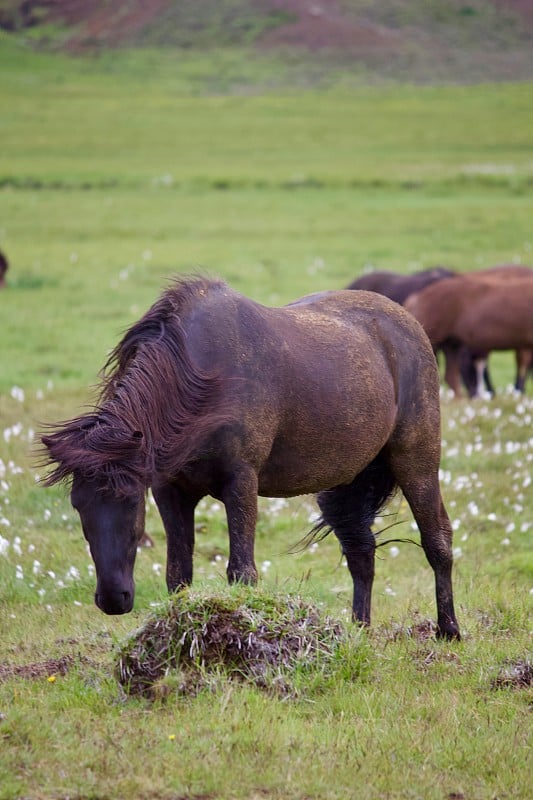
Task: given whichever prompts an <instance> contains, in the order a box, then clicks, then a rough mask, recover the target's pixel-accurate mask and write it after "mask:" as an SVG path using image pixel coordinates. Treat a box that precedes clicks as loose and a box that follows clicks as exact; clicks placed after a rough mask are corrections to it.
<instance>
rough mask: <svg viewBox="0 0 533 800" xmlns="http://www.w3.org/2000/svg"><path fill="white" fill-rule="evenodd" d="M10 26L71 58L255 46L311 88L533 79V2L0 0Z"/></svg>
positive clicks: (0, 15)
mask: <svg viewBox="0 0 533 800" xmlns="http://www.w3.org/2000/svg"><path fill="white" fill-rule="evenodd" d="M0 27H2V28H3V29H4V30H5V31H8V32H10V33H12V34H13V35H14V36H17V37H21V36H22V37H26V38H27V40H28V41H29V42H31V43H32V44H33V45H34V46H35V47H38V48H46V49H61V50H66V51H68V52H71V53H80V52H87V51H89V52H93V51H100V50H102V49H109V48H124V47H136V48H137V47H145V48H154V47H156V48H181V49H183V50H187V51H196V50H197V51H206V50H212V49H220V48H228V47H229V48H231V47H239V48H248V49H249V50H250V52H251V53H257V54H260V55H261V56H263V57H272V58H274V59H277V60H279V61H281V62H285V63H289V64H290V63H295V62H297V63H298V64H302V65H304V66H305V65H306V64H307V65H308V67H309V74H310V76H311V77H310V81H311V82H312V81H313V80H315V81H319V80H320V79H321V77H323V75H324V74H326V73H327V74H329V75H332V74H334V73H335V72H339V71H340V72H341V73H343V72H345V71H352V72H353V71H355V72H357V73H359V74H360V76H361V78H362V79H364V80H368V81H372V80H375V79H398V80H407V81H412V82H414V83H433V82H461V83H475V82H478V81H516V80H531V79H532V78H533V0H446V1H445V2H444V0H379V2H375V1H374V0H22V2H21V0H0ZM312 76H315V77H314V78H313V77H312Z"/></svg>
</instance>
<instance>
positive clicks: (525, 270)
mask: <svg viewBox="0 0 533 800" xmlns="http://www.w3.org/2000/svg"><path fill="white" fill-rule="evenodd" d="M405 308H406V309H407V310H408V311H409V312H410V313H411V314H413V316H415V317H416V318H417V319H418V321H419V322H420V323H421V325H422V327H423V328H424V330H425V331H426V333H427V335H428V337H429V339H430V341H431V344H432V346H433V348H434V349H435V350H437V349H442V350H443V352H444V355H445V358H446V368H445V376H444V377H445V380H446V383H447V384H448V386H450V388H451V389H452V390H453V391H454V393H455V394H456V395H459V394H460V351H461V347H462V346H465V345H466V346H467V347H468V348H469V350H470V351H471V353H472V354H473V357H474V362H475V364H476V370H477V375H478V386H479V384H480V382H481V375H482V373H483V369H484V367H485V365H486V361H487V358H488V355H489V353H490V352H491V351H492V350H515V351H516V353H517V365H518V377H517V386H518V388H522V389H523V385H524V382H525V376H526V374H527V369H528V368H529V365H530V363H531V352H532V350H533V270H532V269H531V268H530V267H521V266H513V265H510V266H502V267H493V268H491V269H489V270H480V271H479V272H471V273H466V274H464V275H456V276H454V277H452V278H447V279H446V280H443V281H440V282H438V283H435V284H433V285H431V286H428V287H426V288H425V289H423V290H422V291H420V292H418V293H417V294H414V295H411V296H410V297H409V298H408V299H407V300H406V303H405Z"/></svg>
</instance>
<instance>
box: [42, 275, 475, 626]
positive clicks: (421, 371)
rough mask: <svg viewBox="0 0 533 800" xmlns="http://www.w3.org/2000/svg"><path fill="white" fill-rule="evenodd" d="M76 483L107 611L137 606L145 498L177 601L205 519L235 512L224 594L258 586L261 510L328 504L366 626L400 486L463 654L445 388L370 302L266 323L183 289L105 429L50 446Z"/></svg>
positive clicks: (126, 346) (204, 290) (138, 359)
mask: <svg viewBox="0 0 533 800" xmlns="http://www.w3.org/2000/svg"><path fill="white" fill-rule="evenodd" d="M42 442H43V443H44V445H45V447H46V453H47V457H48V459H49V461H50V463H52V464H54V465H55V468H54V470H53V471H52V472H51V474H50V475H49V476H48V478H47V479H46V483H47V484H48V485H50V484H53V483H56V482H57V481H61V480H62V479H68V478H71V479H72V487H71V500H72V503H73V505H74V507H75V508H76V509H77V510H78V511H79V514H80V517H81V522H82V527H83V531H84V534H85V536H86V538H87V539H88V541H89V545H90V549H91V553H92V556H93V559H94V562H95V565H96V572H97V588H96V595H95V599H96V604H97V605H98V606H99V608H101V609H102V610H103V611H105V612H106V613H108V614H122V613H125V612H127V611H130V610H131V608H132V606H133V595H134V581H133V567H134V561H135V554H136V546H137V540H138V536H139V535H140V530H141V525H140V524H139V514H140V510H141V509H142V506H143V504H144V493H145V490H146V489H147V488H148V487H151V488H152V492H153V496H154V498H155V501H156V503H157V506H158V508H159V511H160V514H161V517H162V519H163V523H164V526H165V531H166V535H167V585H168V589H169V590H170V591H173V590H175V589H177V588H179V587H182V586H184V585H186V584H189V583H190V582H191V580H192V574H193V549H194V510H195V507H196V505H197V503H198V502H199V500H200V499H201V498H202V497H204V496H206V495H211V496H212V497H215V498H217V499H218V500H220V501H221V502H222V503H224V505H225V507H226V514H227V521H228V530H229V540H230V541H229V563H228V569H227V573H228V579H229V580H230V581H232V582H233V581H244V582H248V583H254V582H255V581H256V579H257V570H256V567H255V563H254V533H255V524H256V517H257V496H258V494H259V495H263V496H271V497H288V496H293V495H300V494H304V493H310V492H313V493H314V492H318V493H319V494H318V504H319V507H320V509H321V512H322V517H321V521H320V523H319V525H318V526H317V531H316V532H318V530H328V529H332V530H333V531H334V532H335V534H336V535H337V537H338V539H339V540H340V543H341V546H342V550H343V552H344V554H345V556H346V559H347V562H348V567H349V570H350V573H351V576H352V578H353V584H354V595H353V615H354V618H355V619H356V620H359V621H360V622H362V623H363V624H369V622H370V602H371V591H372V583H373V578H374V556H375V549H376V542H375V537H374V535H373V533H372V531H371V525H372V523H373V521H374V517H375V515H376V512H377V511H378V509H379V508H380V507H381V506H382V505H383V504H384V503H385V501H386V500H387V499H388V498H389V496H390V495H391V493H392V492H393V491H394V489H395V488H396V486H397V485H399V486H400V487H401V489H402V490H403V492H404V495H405V497H406V499H407V501H408V502H409V504H410V506H411V509H412V511H413V514H414V517H415V519H416V521H417V524H418V527H419V529H420V532H421V540H422V545H423V547H424V550H425V553H426V556H427V558H428V560H429V563H430V564H431V566H432V568H433V571H434V573H435V581H436V596H437V611H438V635H440V636H445V637H448V638H452V637H458V636H459V629H458V625H457V621H456V618H455V613H454V609H453V599H452V581H451V572H452V551H451V540H452V530H451V526H450V521H449V518H448V515H447V513H446V511H445V508H444V505H443V502H442V499H441V493H440V487H439V481H438V470H439V460H440V410H439V381H438V374H437V369H436V364H435V359H434V356H433V352H432V350H431V347H430V345H429V342H428V340H427V337H426V336H425V334H424V332H423V330H422V329H421V327H420V326H419V324H418V323H417V322H416V320H415V319H414V318H413V317H412V316H411V315H409V314H407V312H405V311H404V309H402V308H401V307H400V306H398V305H397V304H395V303H392V302H390V301H389V300H387V299H386V298H383V297H380V296H379V295H376V294H371V293H368V292H347V291H341V292H324V293H322V294H318V295H313V296H310V297H306V298H303V299H301V300H299V301H297V302H295V303H292V304H291V305H288V306H285V307H284V308H266V307H264V306H262V305H259V304H258V303H255V302H253V301H251V300H249V299H247V298H245V297H242V296H241V295H239V294H237V293H235V292H234V291H232V290H231V289H230V288H228V286H227V285H226V284H224V283H222V282H217V281H209V280H204V279H191V280H187V281H179V282H177V283H176V284H175V285H173V286H172V287H171V288H169V289H168V290H167V291H166V292H165V293H164V294H163V295H162V296H161V297H160V299H159V300H158V301H157V302H156V303H155V304H154V305H153V306H152V308H151V309H150V310H149V311H148V312H147V313H146V314H145V316H144V317H143V318H142V319H141V320H140V321H139V322H138V323H136V324H135V325H133V327H131V328H130V330H129V331H128V332H127V333H126V335H125V336H124V338H123V339H122V341H121V342H120V343H119V345H118V346H117V347H116V349H115V350H114V352H113V353H112V355H111V357H110V360H109V362H108V364H107V366H106V368H105V369H104V378H103V383H102V391H101V397H100V400H99V402H98V405H97V407H96V409H95V410H94V412H93V413H88V414H84V415H83V416H80V417H78V418H76V419H73V420H70V421H68V422H66V423H63V424H61V425H60V426H59V427H58V428H57V430H55V432H53V433H51V434H49V435H45V436H43V437H42Z"/></svg>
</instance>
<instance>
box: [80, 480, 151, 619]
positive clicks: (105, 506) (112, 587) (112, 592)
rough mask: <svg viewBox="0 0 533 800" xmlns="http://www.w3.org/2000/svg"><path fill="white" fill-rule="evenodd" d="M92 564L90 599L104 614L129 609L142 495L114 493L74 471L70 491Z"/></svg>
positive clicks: (141, 521) (141, 524) (140, 530)
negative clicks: (93, 586)
mask: <svg viewBox="0 0 533 800" xmlns="http://www.w3.org/2000/svg"><path fill="white" fill-rule="evenodd" d="M70 498H71V502H72V505H73V506H74V508H75V509H76V510H77V512H78V513H79V515H80V519H81V525H82V528H83V533H84V536H85V538H86V539H87V541H88V543H89V548H90V550H91V555H92V558H93V561H94V565H95V567H96V577H97V583H96V592H95V595H94V600H95V603H96V605H97V606H98V608H99V609H101V610H102V611H104V612H105V613H106V614H126V613H127V612H128V611H131V609H132V608H133V599H134V596H135V581H134V579H133V568H134V565H135V556H136V554H137V545H138V543H139V541H140V539H141V537H142V535H143V532H144V494H142V493H141V492H139V495H138V496H135V497H122V496H120V495H116V494H114V493H113V492H111V491H110V490H109V487H106V486H105V484H104V483H103V482H102V481H97V480H88V479H87V478H84V477H82V476H81V475H80V474H76V473H75V474H74V478H73V481H72V489H71V493H70Z"/></svg>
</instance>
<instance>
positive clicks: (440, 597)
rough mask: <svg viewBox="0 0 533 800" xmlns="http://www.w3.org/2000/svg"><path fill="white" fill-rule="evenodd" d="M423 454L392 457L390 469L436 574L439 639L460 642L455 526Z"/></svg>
mask: <svg viewBox="0 0 533 800" xmlns="http://www.w3.org/2000/svg"><path fill="white" fill-rule="evenodd" d="M420 456H421V454H420V453H413V452H410V453H408V454H405V455H404V456H402V457H401V458H399V457H397V456H396V457H395V456H393V457H391V466H392V468H393V470H394V473H395V475H396V479H397V481H398V484H399V485H400V488H401V489H402V491H403V493H404V495H405V499H406V500H407V502H408V503H409V506H410V507H411V511H412V512H413V516H414V518H415V520H416V523H417V525H418V529H419V530H420V537H421V541H422V547H423V548H424V552H425V554H426V558H427V560H428V561H429V563H430V565H431V567H432V569H433V572H434V574H435V589H436V596H437V636H439V637H442V638H446V639H460V634H459V625H458V624H457V619H456V617H455V611H454V606H453V590H452V566H453V554H452V526H451V523H450V519H449V517H448V514H447V513H446V509H445V508H444V503H443V502H442V497H441V493H440V486H439V479H438V472H437V469H436V468H435V469H434V470H432V471H431V472H429V473H428V472H427V471H422V470H421V467H420V464H421V463H423V459H422V458H421V457H420Z"/></svg>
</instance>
